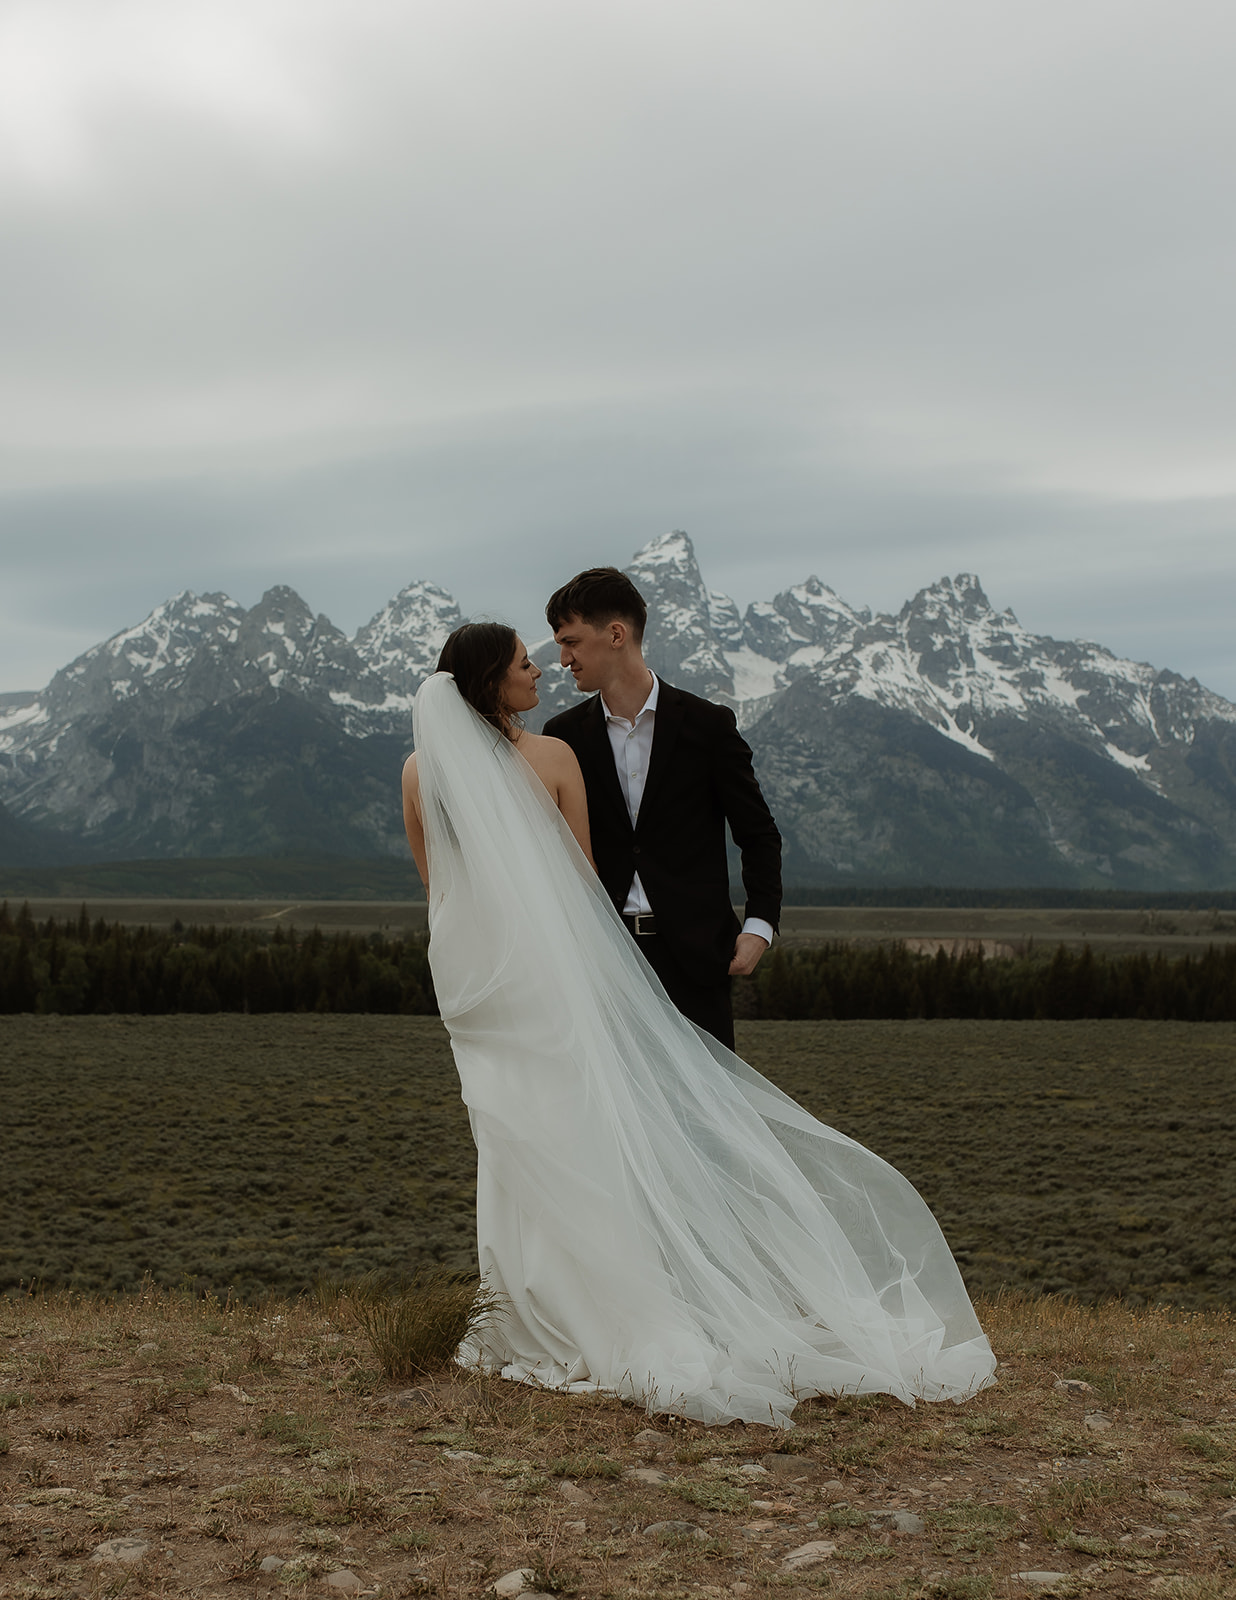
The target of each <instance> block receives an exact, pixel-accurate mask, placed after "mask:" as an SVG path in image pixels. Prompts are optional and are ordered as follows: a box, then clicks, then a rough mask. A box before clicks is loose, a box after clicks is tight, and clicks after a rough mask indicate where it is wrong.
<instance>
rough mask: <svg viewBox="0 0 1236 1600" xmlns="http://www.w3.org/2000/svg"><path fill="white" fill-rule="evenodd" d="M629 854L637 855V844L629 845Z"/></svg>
mask: <svg viewBox="0 0 1236 1600" xmlns="http://www.w3.org/2000/svg"><path fill="white" fill-rule="evenodd" d="M631 854H632V855H633V856H637V855H638V854H639V846H638V845H637V844H633V845H632V846H631Z"/></svg>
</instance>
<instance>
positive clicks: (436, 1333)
mask: <svg viewBox="0 0 1236 1600" xmlns="http://www.w3.org/2000/svg"><path fill="white" fill-rule="evenodd" d="M339 1303H340V1306H341V1307H344V1308H346V1311H347V1314H348V1315H349V1316H350V1317H351V1318H352V1320H353V1321H354V1322H355V1323H356V1325H357V1327H359V1328H360V1330H361V1331H362V1333H363V1334H364V1335H365V1338H366V1339H367V1340H368V1341H369V1346H370V1348H371V1349H372V1351H373V1353H374V1356H375V1358H376V1359H377V1362H378V1366H379V1367H380V1368H381V1371H382V1375H383V1377H385V1378H388V1379H390V1381H391V1382H392V1383H407V1382H409V1381H411V1380H412V1379H414V1378H426V1377H431V1376H433V1375H434V1374H435V1373H439V1372H443V1371H445V1370H446V1369H447V1368H448V1367H449V1366H450V1365H451V1362H452V1361H453V1359H454V1356H455V1352H456V1351H457V1350H458V1349H459V1347H460V1345H461V1344H463V1342H464V1341H465V1340H466V1339H468V1338H469V1337H471V1336H472V1335H474V1334H476V1333H479V1332H480V1331H481V1329H483V1328H484V1327H486V1326H487V1325H488V1324H489V1323H491V1322H493V1321H494V1320H495V1318H497V1317H499V1316H501V1314H502V1300H501V1296H499V1295H496V1294H493V1293H492V1292H491V1291H490V1290H488V1289H487V1288H486V1287H485V1285H484V1284H483V1283H476V1282H474V1281H472V1280H470V1279H468V1278H466V1277H464V1276H462V1275H461V1274H459V1273H454V1272H442V1271H434V1272H422V1273H418V1274H417V1275H416V1276H415V1277H414V1278H411V1279H408V1278H399V1277H394V1276H392V1275H391V1274H389V1273H380V1272H372V1273H367V1274H366V1275H365V1276H364V1277H363V1278H357V1279H355V1280H353V1281H352V1282H351V1283H345V1284H342V1285H341V1286H340V1293H339Z"/></svg>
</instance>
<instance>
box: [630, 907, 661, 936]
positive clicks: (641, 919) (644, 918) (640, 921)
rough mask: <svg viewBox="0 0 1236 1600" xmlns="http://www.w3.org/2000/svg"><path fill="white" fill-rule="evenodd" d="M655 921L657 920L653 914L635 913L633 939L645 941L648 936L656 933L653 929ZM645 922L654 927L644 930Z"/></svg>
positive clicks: (645, 912) (654, 928)
mask: <svg viewBox="0 0 1236 1600" xmlns="http://www.w3.org/2000/svg"><path fill="white" fill-rule="evenodd" d="M656 920H657V919H656V915H655V913H654V912H651V911H637V912H636V913H635V937H636V938H637V939H646V938H647V937H648V936H649V934H653V933H655V932H656V931H657V930H656V927H655V923H656ZM645 922H648V923H652V924H654V926H652V927H648V928H645V927H644V923H645Z"/></svg>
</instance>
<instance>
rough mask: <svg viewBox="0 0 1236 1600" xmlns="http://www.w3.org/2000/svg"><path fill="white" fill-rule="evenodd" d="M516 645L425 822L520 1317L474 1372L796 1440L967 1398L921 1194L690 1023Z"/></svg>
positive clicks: (418, 798) (434, 895)
mask: <svg viewBox="0 0 1236 1600" xmlns="http://www.w3.org/2000/svg"><path fill="white" fill-rule="evenodd" d="M540 675H541V674H540V670H539V669H538V668H537V666H536V665H535V664H534V663H533V662H532V661H530V660H529V658H528V654H527V652H526V650H525V649H524V646H523V644H522V642H521V641H520V640H519V638H518V637H517V636H516V634H515V632H514V630H513V629H510V628H507V627H504V626H502V625H500V624H497V623H470V624H466V625H465V626H463V627H461V628H458V629H456V631H455V632H454V633H453V634H452V635H451V636H450V638H449V639H448V640H447V642H446V644H445V646H444V648H443V650H442V655H441V658H440V660H439V662H438V671H437V673H436V674H435V675H434V676H433V677H431V678H429V679H428V680H427V681H426V682H425V683H424V685H423V686H422V687H421V689H420V691H419V693H418V694H417V697H416V703H415V707H414V711H413V720H414V732H415V744H416V753H415V755H413V756H411V757H410V758H409V760H408V763H407V766H406V768H405V770H404V816H405V821H406V824H407V830H408V838H409V841H410V843H411V845H412V852H413V855H414V856H415V858H416V864H417V867H418V869H419V871H420V873H421V876H422V878H423V879H424V880H425V883H426V885H427V889H428V897H429V928H430V947H429V958H430V965H431V968H432V971H433V977H434V985H435V988H436V990H437V996H438V1003H439V1007H440V1009H441V1013H442V1018H443V1021H444V1022H445V1023H446V1026H447V1028H448V1030H449V1032H450V1036H451V1047H452V1050H453V1051H454V1055H455V1062H456V1065H457V1067H458V1070H459V1077H460V1083H461V1085H462V1090H463V1098H464V1100H465V1102H466V1103H467V1106H468V1112H469V1116H470V1118H471V1121H472V1132H473V1136H474V1137H475V1140H476V1147H477V1239H478V1249H479V1254H480V1268H481V1273H482V1275H483V1277H484V1279H485V1282H486V1283H487V1285H488V1286H489V1288H490V1289H492V1290H495V1291H497V1292H498V1293H499V1294H500V1295H501V1296H502V1297H503V1300H504V1301H505V1302H506V1310H505V1314H504V1315H503V1316H502V1317H501V1318H500V1319H499V1320H497V1321H496V1322H494V1323H493V1324H492V1325H491V1326H489V1327H488V1328H486V1329H485V1331H484V1332H483V1333H482V1334H481V1335H479V1337H478V1338H477V1340H476V1341H475V1343H474V1344H473V1345H471V1346H468V1347H465V1349H464V1350H463V1351H461V1355H460V1359H461V1360H464V1361H465V1362H467V1363H469V1364H471V1365H475V1366H477V1367H480V1368H482V1369H483V1370H486V1371H491V1372H501V1374H502V1376H503V1377H506V1378H513V1379H518V1380H522V1381H524V1382H529V1383H536V1384H541V1385H545V1386H548V1387H553V1388H569V1389H580V1390H585V1389H593V1390H600V1391H604V1392H607V1393H612V1394H618V1395H621V1396H623V1397H625V1398H628V1399H632V1400H636V1401H638V1402H639V1403H640V1404H642V1405H643V1406H645V1407H646V1409H647V1410H648V1411H650V1412H673V1413H677V1414H679V1415H681V1416H686V1417H692V1418H695V1419H697V1420H699V1421H702V1422H710V1423H711V1422H728V1421H731V1420H734V1419H739V1418H740V1419H742V1420H744V1421H749V1422H762V1423H765V1424H771V1425H772V1426H775V1427H790V1426H792V1422H791V1413H792V1412H793V1410H794V1407H795V1405H796V1404H797V1402H798V1401H799V1400H801V1399H804V1398H806V1397H807V1396H810V1395H820V1394H828V1395H836V1394H841V1393H843V1392H845V1393H851V1394H856V1393H857V1394H863V1393H868V1392H876V1391H878V1392H882V1393H887V1394H891V1395H895V1396H897V1397H898V1398H899V1399H901V1400H903V1401H905V1402H906V1403H907V1404H913V1403H914V1401H915V1400H916V1399H923V1400H945V1399H951V1400H962V1399H964V1398H966V1397H967V1396H969V1395H971V1394H973V1393H974V1392H975V1391H976V1390H978V1389H981V1388H984V1387H985V1386H986V1385H987V1384H989V1383H991V1382H993V1381H994V1378H993V1373H994V1370H995V1358H994V1356H993V1354H992V1351H991V1347H990V1345H989V1344H988V1342H987V1340H986V1338H985V1337H984V1335H983V1333H982V1330H981V1329H980V1327H979V1324H978V1320H977V1318H976V1317H975V1314H974V1310H973V1308H972V1306H971V1304H970V1300H969V1297H968V1296H967V1294H966V1291H965V1287H964V1285H963V1284H962V1281H961V1275H960V1273H959V1272H958V1270H957V1266H956V1264H955V1263H954V1261H953V1258H952V1256H951V1254H950V1253H949V1249H948V1246H947V1244H946V1243H945V1241H944V1237H943V1235H942V1234H941V1232H940V1229H939V1226H938V1225H937V1223H936V1221H935V1218H934V1217H933V1216H932V1214H931V1212H930V1210H929V1209H928V1207H927V1205H926V1204H925V1202H924V1201H923V1200H922V1199H921V1198H920V1196H919V1195H918V1194H917V1192H916V1191H915V1190H914V1188H913V1187H912V1185H911V1184H910V1183H908V1182H907V1180H906V1179H905V1178H903V1177H902V1176H901V1175H900V1174H899V1173H898V1172H896V1171H894V1169H893V1168H892V1167H890V1166H889V1165H888V1164H887V1162H884V1161H881V1160H880V1158H879V1157H878V1156H876V1155H873V1154H872V1153H871V1151H869V1150H866V1149H864V1148H863V1146H861V1145H859V1144H856V1143H855V1142H854V1140H853V1139H849V1138H847V1137H846V1136H845V1135H844V1134H842V1133H838V1132H837V1131H836V1130H835V1129H832V1128H828V1127H825V1126H824V1124H823V1123H820V1122H817V1121H816V1120H815V1118H814V1117H811V1116H809V1115H808V1114H807V1112H805V1111H803V1110H802V1109H801V1108H800V1107H799V1106H798V1105H797V1104H795V1102H794V1101H793V1100H791V1099H789V1097H788V1096H786V1095H784V1094H782V1093H781V1091H780V1090H779V1089H777V1088H775V1087H774V1086H773V1085H772V1084H771V1083H769V1082H768V1081H767V1079H765V1078H763V1077H761V1076H760V1074H759V1073H757V1072H756V1071H754V1069H753V1068H751V1067H749V1066H748V1065H747V1064H746V1063H745V1062H743V1061H741V1060H740V1059H739V1058H738V1057H737V1056H735V1055H734V1054H733V1053H732V1052H731V1051H729V1050H727V1049H726V1048H725V1047H724V1046H723V1045H721V1044H719V1043H718V1042H717V1041H716V1040H714V1039H712V1038H711V1037H709V1036H708V1035H707V1034H705V1033H703V1032H701V1031H700V1030H699V1029H697V1028H696V1027H695V1026H694V1025H693V1024H692V1023H690V1022H687V1021H686V1020H685V1019H684V1018H683V1017H682V1016H681V1015H680V1014H679V1012H678V1011H677V1010H676V1009H675V1008H674V1006H673V1005H672V1004H671V1002H670V1000H669V999H668V997H667V996H666V994H665V992H664V990H663V989H662V988H661V985H660V983H659V982H658V980H657V978H656V977H655V976H654V974H653V972H652V969H651V968H650V967H649V966H648V965H647V963H646V962H645V960H644V958H643V956H642V955H641V954H640V953H639V951H638V950H637V948H636V946H635V941H634V940H633V939H632V938H631V936H630V935H629V934H628V933H627V930H626V928H625V927H624V926H623V924H622V921H621V919H620V918H619V916H618V914H617V912H616V911H615V910H614V908H613V906H612V904H611V902H610V899H609V897H608V895H607V894H606V893H605V891H604V889H603V888H602V887H601V884H600V882H599V880H598V879H597V876H596V874H595V872H594V871H593V869H592V864H591V857H590V852H589V838H588V814H587V805H586V802H585V798H584V783H583V778H582V776H581V774H580V771H579V767H578V764H577V762H576V760H575V756H574V754H573V753H572V751H571V750H570V749H568V747H567V746H566V745H564V744H562V743H561V742H560V741H558V740H556V739H551V738H546V737H544V736H538V735H535V734H532V733H529V732H528V731H527V729H525V728H524V727H523V726H522V724H521V722H520V713H521V712H525V711H529V710H531V709H532V708H533V707H534V706H535V705H536V704H537V701H538V697H537V689H536V681H537V679H538V678H539V677H540Z"/></svg>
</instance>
